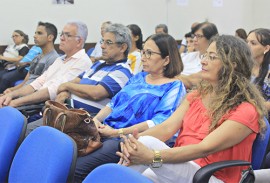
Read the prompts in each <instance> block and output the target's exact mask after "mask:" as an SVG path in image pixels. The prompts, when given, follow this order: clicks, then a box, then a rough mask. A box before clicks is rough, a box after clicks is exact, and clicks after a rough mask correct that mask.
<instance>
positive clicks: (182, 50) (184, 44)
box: [179, 22, 199, 54]
mask: <svg viewBox="0 0 270 183" xmlns="http://www.w3.org/2000/svg"><path fill="white" fill-rule="evenodd" d="M198 24H199V23H198V22H194V23H193V24H192V25H191V33H192V34H193V33H194V30H193V29H194V28H195V27H196V25H198ZM187 46H188V43H187V39H186V36H185V37H184V38H183V39H182V41H181V45H180V48H179V52H180V54H182V53H186V52H187V51H188V50H187Z"/></svg>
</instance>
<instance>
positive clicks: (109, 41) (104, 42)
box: [100, 39, 123, 46]
mask: <svg viewBox="0 0 270 183" xmlns="http://www.w3.org/2000/svg"><path fill="white" fill-rule="evenodd" d="M100 44H105V45H106V46H111V45H113V44H123V43H121V42H112V41H111V40H106V41H105V40H103V39H102V40H100Z"/></svg>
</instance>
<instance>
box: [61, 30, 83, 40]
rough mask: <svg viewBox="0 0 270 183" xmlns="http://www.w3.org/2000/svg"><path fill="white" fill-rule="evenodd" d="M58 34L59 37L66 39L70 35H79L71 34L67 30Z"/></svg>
mask: <svg viewBox="0 0 270 183" xmlns="http://www.w3.org/2000/svg"><path fill="white" fill-rule="evenodd" d="M59 35H60V37H62V36H63V37H64V38H65V39H68V38H71V37H80V36H78V35H71V34H69V33H68V32H60V33H59Z"/></svg>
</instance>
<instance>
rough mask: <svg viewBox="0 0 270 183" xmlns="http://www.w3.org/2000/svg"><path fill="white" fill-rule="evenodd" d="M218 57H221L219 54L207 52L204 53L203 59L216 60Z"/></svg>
mask: <svg viewBox="0 0 270 183" xmlns="http://www.w3.org/2000/svg"><path fill="white" fill-rule="evenodd" d="M216 59H219V57H218V56H215V55H209V54H207V53H205V54H203V55H202V60H210V61H214V60H216Z"/></svg>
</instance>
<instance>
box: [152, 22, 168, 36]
mask: <svg viewBox="0 0 270 183" xmlns="http://www.w3.org/2000/svg"><path fill="white" fill-rule="evenodd" d="M159 28H162V29H163V31H164V32H165V33H167V34H168V26H167V25H166V24H158V25H157V26H156V28H155V30H157V29H159Z"/></svg>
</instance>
